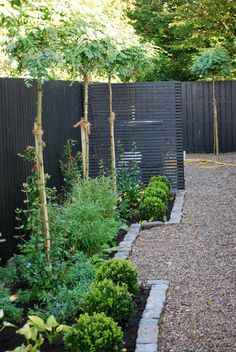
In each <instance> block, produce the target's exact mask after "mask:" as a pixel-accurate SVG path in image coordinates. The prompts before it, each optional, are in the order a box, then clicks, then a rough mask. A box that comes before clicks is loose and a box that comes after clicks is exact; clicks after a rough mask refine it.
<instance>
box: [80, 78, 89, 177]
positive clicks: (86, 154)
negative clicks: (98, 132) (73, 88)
mask: <svg viewBox="0 0 236 352" xmlns="http://www.w3.org/2000/svg"><path fill="white" fill-rule="evenodd" d="M88 83H89V75H88V73H86V74H85V75H84V120H85V121H86V122H88ZM82 130H84V132H83V133H82V134H84V159H83V163H84V164H83V169H84V174H83V175H84V180H87V179H88V177H89V129H88V128H87V127H84V128H81V131H82ZM81 137H82V136H81ZM82 138H83V137H82Z"/></svg>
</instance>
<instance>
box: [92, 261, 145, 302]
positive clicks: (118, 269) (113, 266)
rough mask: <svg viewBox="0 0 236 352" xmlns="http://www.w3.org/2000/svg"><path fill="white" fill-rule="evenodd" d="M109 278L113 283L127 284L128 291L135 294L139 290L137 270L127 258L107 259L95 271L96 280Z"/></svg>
mask: <svg viewBox="0 0 236 352" xmlns="http://www.w3.org/2000/svg"><path fill="white" fill-rule="evenodd" d="M104 279H110V280H112V281H113V282H114V283H115V284H119V285H122V284H123V283H124V284H126V285H127V287H128V291H129V292H130V293H131V294H133V295H135V294H136V293H137V292H138V290H139V282H138V270H137V269H136V267H135V266H134V265H133V264H132V263H131V262H130V261H129V260H122V259H109V260H106V261H104V262H103V263H102V264H101V265H100V267H99V268H98V271H97V281H102V280H104Z"/></svg>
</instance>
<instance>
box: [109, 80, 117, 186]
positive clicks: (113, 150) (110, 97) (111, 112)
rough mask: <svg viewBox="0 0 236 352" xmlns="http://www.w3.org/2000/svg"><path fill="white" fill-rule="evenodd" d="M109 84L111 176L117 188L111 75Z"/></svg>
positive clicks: (113, 184)
mask: <svg viewBox="0 0 236 352" xmlns="http://www.w3.org/2000/svg"><path fill="white" fill-rule="evenodd" d="M108 86H109V122H110V147H111V177H112V189H113V190H114V191H115V190H116V149H115V135H114V121H115V114H114V112H113V111H112V86H111V76H110V75H109V76H108Z"/></svg>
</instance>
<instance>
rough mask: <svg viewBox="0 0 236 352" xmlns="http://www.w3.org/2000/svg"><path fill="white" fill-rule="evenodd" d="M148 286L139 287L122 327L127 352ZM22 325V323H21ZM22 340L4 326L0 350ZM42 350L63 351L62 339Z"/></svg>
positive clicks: (131, 347) (132, 347)
mask: <svg viewBox="0 0 236 352" xmlns="http://www.w3.org/2000/svg"><path fill="white" fill-rule="evenodd" d="M149 291H150V288H141V290H140V291H139V293H138V294H137V295H136V297H135V305H136V309H135V313H134V315H133V316H132V318H130V319H129V321H128V322H127V323H126V325H125V327H124V329H123V330H124V338H125V348H126V349H127V352H134V351H135V345H136V339H137V332H138V327H139V321H140V319H141V317H142V313H143V310H144V308H145V305H146V301H147V298H148V295H149ZM22 325H23V324H22ZM23 342H24V337H23V336H21V335H18V334H16V331H15V329H14V328H6V329H5V330H3V331H2V332H1V333H0V352H6V351H10V350H13V349H14V348H15V347H18V346H20V345H21V344H22V343H23ZM41 350H42V352H65V348H64V345H63V341H62V339H58V341H57V343H56V345H54V346H49V345H48V344H47V343H46V342H45V343H44V344H43V346H42V348H41Z"/></svg>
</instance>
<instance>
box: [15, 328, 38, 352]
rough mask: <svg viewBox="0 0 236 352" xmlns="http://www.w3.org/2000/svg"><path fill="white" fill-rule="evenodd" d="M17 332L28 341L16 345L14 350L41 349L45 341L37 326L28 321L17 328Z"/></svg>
mask: <svg viewBox="0 0 236 352" xmlns="http://www.w3.org/2000/svg"><path fill="white" fill-rule="evenodd" d="M17 334H20V335H23V336H24V337H25V339H26V341H27V342H26V344H25V343H24V344H22V345H21V346H19V347H16V348H15V349H14V350H13V351H12V352H27V351H31V352H40V351H41V349H40V347H41V346H42V344H43V342H44V338H43V336H42V334H41V333H40V332H39V330H38V328H37V327H36V326H31V325H30V324H29V323H26V324H25V325H24V326H23V327H22V328H21V329H19V330H17Z"/></svg>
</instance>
